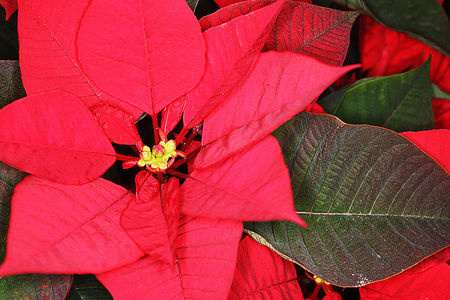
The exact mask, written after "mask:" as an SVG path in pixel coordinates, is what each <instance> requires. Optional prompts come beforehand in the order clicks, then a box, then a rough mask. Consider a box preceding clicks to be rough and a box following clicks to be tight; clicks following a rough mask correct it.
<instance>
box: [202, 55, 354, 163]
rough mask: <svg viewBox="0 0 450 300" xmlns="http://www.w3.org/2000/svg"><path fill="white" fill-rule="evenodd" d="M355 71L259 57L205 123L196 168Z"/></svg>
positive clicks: (260, 134) (307, 60)
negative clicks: (249, 71) (243, 78)
mask: <svg viewBox="0 0 450 300" xmlns="http://www.w3.org/2000/svg"><path fill="white" fill-rule="evenodd" d="M356 67H357V66H356V65H354V66H347V67H334V66H330V65H326V64H324V63H321V62H319V61H317V60H315V59H313V58H311V57H308V56H305V55H301V54H296V53H292V52H274V51H271V52H266V53H261V54H260V55H259V58H258V60H257V61H256V63H255V66H254V68H253V69H252V71H251V74H249V76H248V77H247V78H246V80H245V81H244V83H243V84H242V86H241V87H240V88H239V90H238V91H235V92H234V93H233V94H231V95H230V97H229V98H228V99H226V100H225V101H224V103H223V104H221V106H220V107H219V108H218V109H217V110H216V111H214V112H213V113H212V114H211V115H210V116H209V117H208V118H207V119H206V120H205V124H204V129H203V136H202V143H203V145H204V146H205V148H204V150H202V151H201V152H200V153H199V155H198V156H197V159H196V163H195V166H196V168H206V167H208V166H210V165H212V164H214V163H216V162H217V161H221V160H223V159H226V158H227V157H229V156H230V155H233V154H234V153H238V152H239V151H241V150H242V149H243V148H245V147H247V146H248V145H250V144H252V143H256V142H257V141H258V140H260V139H262V138H264V137H265V136H266V135H268V134H269V133H271V132H272V131H273V130H275V129H276V128H277V127H278V126H280V125H281V124H283V123H284V122H285V121H286V120H288V119H289V118H291V117H293V116H295V115H296V114H298V113H299V112H300V111H302V110H303V109H305V108H306V107H307V106H308V105H310V104H311V103H312V102H313V101H314V100H315V99H316V98H317V97H318V96H319V95H320V93H322V92H323V91H324V90H325V89H326V88H327V87H328V86H330V85H331V84H332V83H333V82H334V81H335V80H336V79H337V78H339V77H341V76H342V75H343V74H345V73H346V72H348V71H350V70H351V69H354V68H356ZM248 99H258V101H255V100H252V101H249V100H248ZM197 162H198V163H197Z"/></svg>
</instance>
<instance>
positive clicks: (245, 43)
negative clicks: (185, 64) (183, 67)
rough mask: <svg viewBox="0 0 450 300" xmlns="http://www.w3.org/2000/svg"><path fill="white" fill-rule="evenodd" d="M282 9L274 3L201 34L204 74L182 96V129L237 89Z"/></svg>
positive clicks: (200, 117) (195, 122)
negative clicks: (184, 96) (202, 39)
mask: <svg viewBox="0 0 450 300" xmlns="http://www.w3.org/2000/svg"><path fill="white" fill-rule="evenodd" d="M282 5H283V1H278V2H276V3H274V4H271V5H269V6H266V7H263V8H260V9H258V10H256V11H254V12H251V13H250V14H248V15H243V16H240V17H237V18H235V19H233V20H231V21H230V22H228V23H225V24H223V25H221V26H216V27H212V28H211V29H209V30H207V31H205V32H204V33H203V37H204V39H205V43H206V65H205V71H204V73H203V76H202V78H201V80H200V82H199V83H198V85H197V86H196V87H195V88H194V89H193V90H192V91H190V92H188V93H187V94H186V102H187V105H186V110H185V112H184V115H183V123H184V126H185V127H186V128H192V127H194V126H195V125H198V124H200V123H201V122H202V121H203V120H204V119H205V118H206V117H207V116H208V115H209V114H210V113H211V112H212V111H213V110H214V109H215V108H216V107H217V106H218V105H219V104H220V103H221V101H222V100H223V99H224V98H225V97H226V96H227V95H228V94H229V93H230V92H231V91H233V90H234V89H235V88H236V87H237V86H238V85H239V83H240V82H241V81H242V79H243V78H244V77H245V76H246V74H247V72H248V71H249V69H250V68H251V66H252V65H253V62H254V60H255V58H256V57H257V54H258V53H259V52H260V51H261V49H262V47H263V45H264V42H265V40H266V38H267V35H268V34H269V30H270V29H271V27H272V25H273V22H274V21H275V18H276V16H277V15H278V12H279V10H280V9H281V7H282ZM249 23H251V24H252V26H248V24H249Z"/></svg>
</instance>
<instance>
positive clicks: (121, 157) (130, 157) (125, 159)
mask: <svg viewBox="0 0 450 300" xmlns="http://www.w3.org/2000/svg"><path fill="white" fill-rule="evenodd" d="M115 157H116V159H117V160H120V161H127V160H131V159H136V158H137V157H133V156H128V155H122V154H117V153H116V155H115Z"/></svg>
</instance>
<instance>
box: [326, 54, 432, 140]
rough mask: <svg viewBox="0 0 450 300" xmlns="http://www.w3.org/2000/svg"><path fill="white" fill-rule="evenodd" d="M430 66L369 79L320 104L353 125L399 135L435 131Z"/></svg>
mask: <svg viewBox="0 0 450 300" xmlns="http://www.w3.org/2000/svg"><path fill="white" fill-rule="evenodd" d="M430 64H431V60H430V59H428V60H427V61H426V62H425V63H424V64H422V65H421V66H419V67H418V68H416V69H414V70H412V71H409V72H405V73H402V74H398V75H392V76H387V77H375V78H365V79H362V80H358V81H356V82H355V83H353V84H351V85H348V86H346V87H344V88H342V89H340V90H338V91H337V92H335V93H332V94H330V95H328V96H326V97H324V98H322V99H320V100H319V101H318V104H319V105H321V106H322V107H323V108H324V109H325V111H326V112H327V113H329V114H332V115H335V116H337V117H338V118H340V119H341V120H342V121H344V122H346V123H350V124H367V125H375V126H381V127H385V128H389V129H392V130H394V131H397V132H403V131H419V130H429V129H434V115H433V104H432V101H431V96H432V93H431V83H430Z"/></svg>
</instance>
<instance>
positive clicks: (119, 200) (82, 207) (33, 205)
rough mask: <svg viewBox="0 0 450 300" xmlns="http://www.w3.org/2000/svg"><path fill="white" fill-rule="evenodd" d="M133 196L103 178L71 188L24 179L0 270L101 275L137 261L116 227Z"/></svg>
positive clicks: (135, 252) (134, 250) (124, 235)
mask: <svg viewBox="0 0 450 300" xmlns="http://www.w3.org/2000/svg"><path fill="white" fill-rule="evenodd" d="M130 201H134V195H133V194H130V193H128V192H127V191H126V190H125V189H124V188H122V187H120V186H118V185H116V184H114V183H112V182H109V181H107V180H104V179H101V178H99V179H97V180H96V181H94V182H91V183H88V184H85V185H80V186H74V185H64V184H59V183H53V182H50V181H47V180H44V179H40V178H38V177H35V176H28V177H26V178H25V179H24V180H23V181H22V182H21V183H19V184H18V185H17V187H16V188H15V191H14V196H13V200H12V205H11V206H12V207H11V221H10V227H9V232H8V244H7V250H6V258H5V261H4V263H3V264H2V265H1V267H0V274H1V275H2V276H4V275H12V274H21V273H33V272H35V273H63V274H72V273H81V274H84V273H101V272H106V271H109V270H111V269H113V268H116V267H118V266H121V265H126V264H129V263H132V262H134V261H136V260H138V259H139V258H140V257H142V256H143V255H144V253H143V252H142V250H141V249H140V248H139V247H138V246H137V245H136V244H135V243H134V242H133V240H131V238H130V237H129V236H128V234H127V233H126V232H125V231H124V230H123V229H122V227H120V223H119V222H120V215H121V214H122V212H123V211H124V210H125V208H126V207H127V205H128V203H129V202H130Z"/></svg>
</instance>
